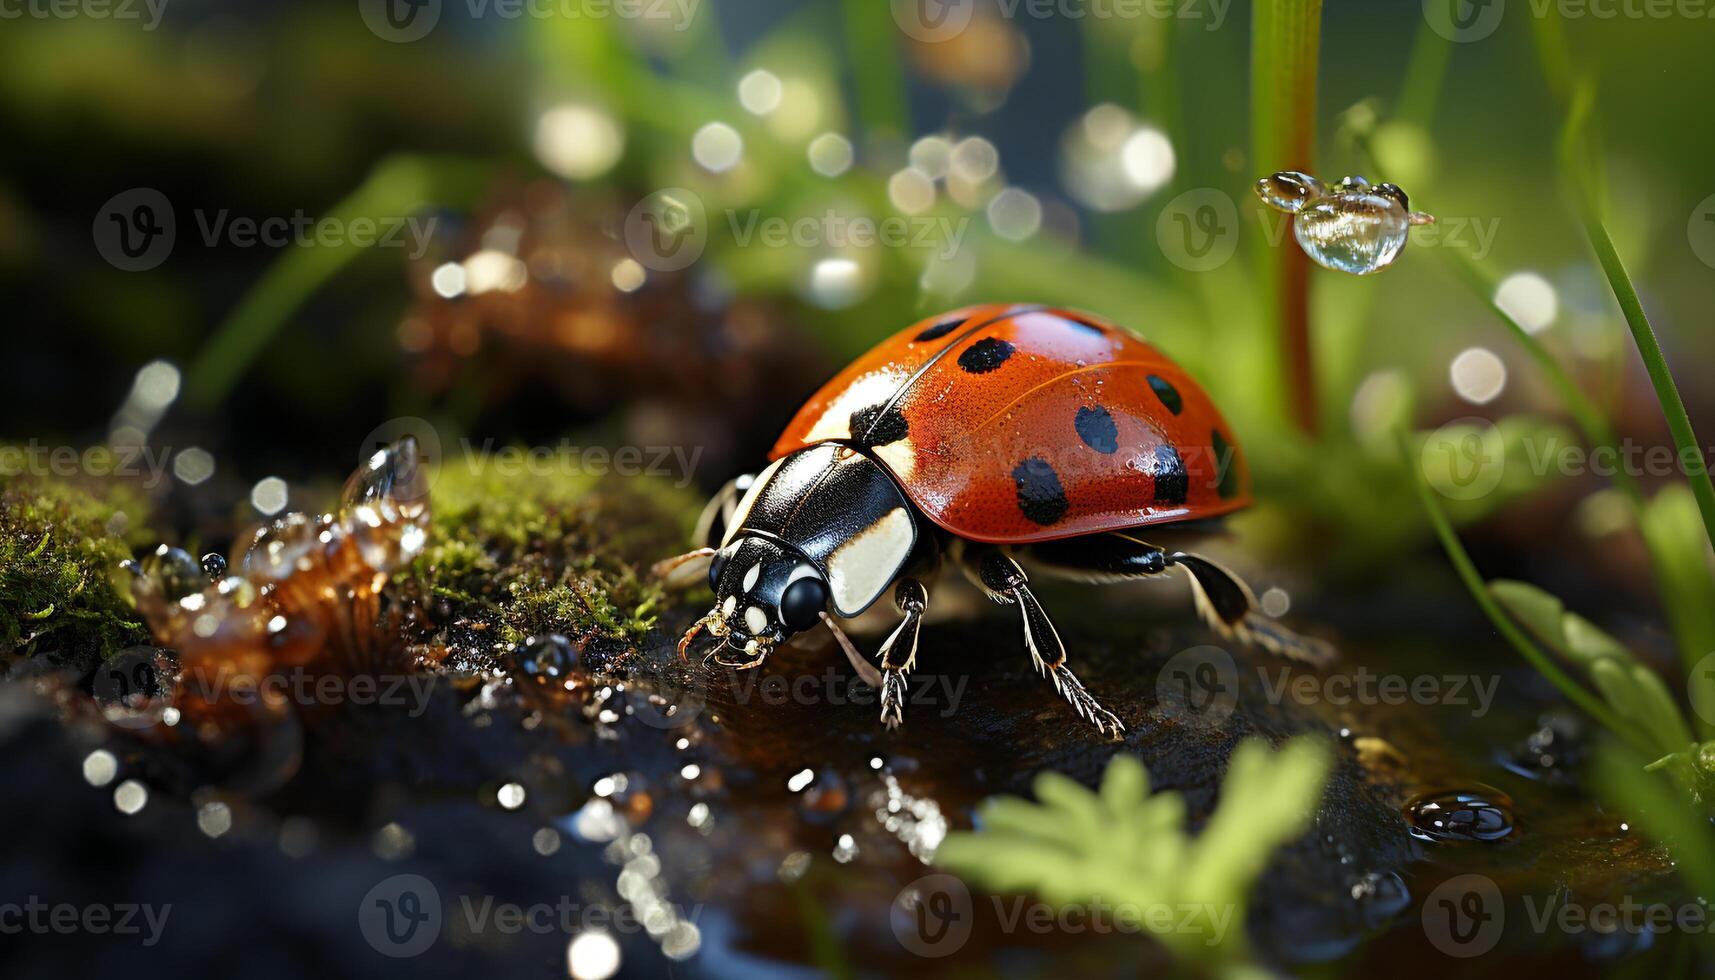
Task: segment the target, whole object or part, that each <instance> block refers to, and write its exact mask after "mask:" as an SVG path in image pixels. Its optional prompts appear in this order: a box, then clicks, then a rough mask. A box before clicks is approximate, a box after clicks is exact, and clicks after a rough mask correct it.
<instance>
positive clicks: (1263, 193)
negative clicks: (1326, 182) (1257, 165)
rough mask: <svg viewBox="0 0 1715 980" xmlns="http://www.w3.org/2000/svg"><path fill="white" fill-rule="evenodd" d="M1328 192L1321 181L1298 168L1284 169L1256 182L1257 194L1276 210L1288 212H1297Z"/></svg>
mask: <svg viewBox="0 0 1715 980" xmlns="http://www.w3.org/2000/svg"><path fill="white" fill-rule="evenodd" d="M1327 193H1328V189H1327V188H1325V187H1323V186H1322V182H1321V181H1319V180H1317V179H1316V178H1315V177H1312V176H1310V175H1309V174H1304V173H1299V172H1298V171H1296V170H1282V171H1281V172H1280V173H1277V174H1270V175H1268V176H1267V177H1264V178H1262V179H1261V180H1259V181H1257V182H1256V196H1257V197H1260V198H1262V202H1263V203H1264V204H1266V205H1268V206H1269V207H1271V208H1274V209H1275V210H1276V211H1285V212H1287V213H1288V214H1297V213H1298V212H1299V211H1300V210H1302V209H1303V208H1304V205H1306V204H1308V203H1310V202H1311V201H1313V200H1315V199H1316V198H1319V197H1323V196H1325V195H1326V194H1327Z"/></svg>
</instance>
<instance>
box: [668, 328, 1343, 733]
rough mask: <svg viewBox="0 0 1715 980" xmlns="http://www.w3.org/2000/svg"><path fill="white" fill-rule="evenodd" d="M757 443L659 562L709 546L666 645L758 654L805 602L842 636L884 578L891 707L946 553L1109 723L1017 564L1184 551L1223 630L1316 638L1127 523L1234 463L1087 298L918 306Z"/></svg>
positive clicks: (1076, 573) (1234, 471)
mask: <svg viewBox="0 0 1715 980" xmlns="http://www.w3.org/2000/svg"><path fill="white" fill-rule="evenodd" d="M770 458H771V459H772V460H773V462H771V463H770V464H769V466H768V468H767V469H765V470H763V471H762V473H761V474H759V475H757V476H755V477H740V478H739V479H737V480H734V481H732V482H731V483H729V484H727V486H726V487H725V488H724V489H723V490H722V491H721V492H720V493H719V494H718V495H717V496H716V497H715V499H714V500H712V501H710V503H709V506H708V509H707V510H706V511H705V512H704V515H703V520H702V522H701V523H700V525H699V527H698V529H697V533H698V538H699V543H700V544H702V545H703V547H700V548H698V549H697V550H696V551H692V552H690V553H688V554H685V555H680V556H679V557H677V558H671V559H668V560H667V561H664V562H662V563H661V564H660V565H659V566H658V570H659V571H660V572H661V573H662V574H664V575H669V576H671V577H673V578H675V579H679V580H681V581H683V580H685V579H687V578H688V577H689V576H690V575H691V574H693V573H694V572H695V571H697V570H700V569H701V567H702V566H703V565H704V564H705V563H706V565H707V568H708V576H709V583H710V586H711V587H712V588H713V589H714V593H715V606H714V608H713V609H711V610H709V612H708V614H707V615H705V616H704V617H703V618H702V619H700V620H698V621H697V623H696V624H695V625H693V626H692V627H691V628H690V630H689V631H687V632H686V634H685V636H684V639H683V640H681V641H680V643H679V651H680V653H681V654H683V653H684V651H685V649H686V647H687V646H688V645H689V644H690V642H691V641H692V639H694V638H695V637H696V636H697V634H698V633H700V632H702V631H704V630H707V631H708V632H709V633H710V634H711V635H713V636H715V637H719V638H721V639H722V640H723V641H724V649H726V650H728V651H731V652H732V654H734V655H736V656H737V657H740V658H742V659H738V660H731V659H727V658H721V657H719V656H718V653H719V651H717V659H718V660H719V661H720V662H721V663H723V664H725V665H727V666H733V667H755V666H757V665H759V664H761V663H762V661H763V660H764V658H766V657H767V656H768V653H769V651H770V650H771V649H772V648H773V647H774V645H775V644H777V643H779V642H781V641H782V640H785V639H786V638H788V637H790V636H791V635H793V634H794V633H798V632H801V631H803V630H805V629H808V628H810V627H811V626H813V625H815V624H816V622H817V621H818V620H819V619H820V620H822V621H825V622H826V623H827V624H828V626H829V628H830V629H832V630H833V631H834V635H835V637H836V638H837V639H838V640H839V641H840V643H841V646H842V647H844V648H845V649H846V650H847V652H848V654H849V655H852V654H853V650H852V648H851V644H850V643H849V641H847V640H846V638H845V636H844V634H843V633H841V632H840V630H839V627H838V626H837V625H835V623H834V621H833V619H832V618H831V617H829V616H828V615H827V610H829V609H830V608H831V609H832V611H833V613H834V614H835V615H838V616H841V617H851V616H856V615H857V614H858V613H861V612H863V610H864V609H866V608H867V607H869V605H870V604H871V603H873V602H874V601H875V600H876V599H877V598H879V597H880V596H881V595H882V593H884V592H886V591H887V589H888V587H889V586H893V596H894V603H895V605H897V606H898V608H899V611H900V612H901V613H902V614H903V616H904V621H903V622H901V623H900V625H899V627H898V628H897V629H895V630H894V631H893V634H892V635H891V636H889V637H888V638H887V640H886V641H885V642H884V643H883V644H882V648H881V651H880V664H881V676H880V678H879V680H880V682H881V683H880V686H881V690H882V697H881V717H882V720H883V721H884V722H885V723H886V724H887V725H888V727H893V726H895V725H897V724H899V723H900V722H901V721H902V720H903V709H904V696H905V691H906V684H905V679H906V674H907V673H909V672H910V671H911V669H912V668H913V666H914V665H915V663H916V658H917V634H918V627H919V624H920V622H921V621H922V618H923V613H924V610H925V609H926V608H927V606H928V602H929V590H928V588H927V583H929V582H930V581H932V579H933V577H934V575H935V574H936V573H937V572H938V571H939V570H940V569H941V568H942V566H943V565H944V564H946V563H951V564H953V565H956V566H958V567H959V568H960V569H961V570H962V571H963V572H964V573H965V575H966V576H967V577H969V578H970V579H971V581H973V582H974V583H976V585H977V586H978V587H979V588H981V589H982V590H983V592H984V593H986V594H987V595H988V596H989V598H991V599H994V600H996V601H997V602H1003V603H1009V604H1014V605H1016V606H1018V608H1019V610H1020V613H1021V615H1022V617H1023V622H1024V643H1025V646H1026V647H1027V648H1028V649H1029V651H1030V655H1031V657H1032V658H1033V659H1034V660H1035V663H1036V666H1037V669H1038V671H1039V672H1046V673H1047V675H1048V676H1049V677H1051V678H1052V679H1053V681H1054V685H1055V687H1056V688H1057V689H1058V690H1059V691H1060V693H1061V694H1063V695H1064V696H1065V697H1066V699H1067V700H1068V701H1070V702H1071V703H1072V705H1073V707H1074V708H1076V709H1077V710H1078V713H1079V714H1080V715H1083V716H1084V717H1085V718H1087V719H1089V720H1090V721H1092V722H1093V723H1095V725H1096V726H1097V727H1098V728H1099V729H1101V730H1103V731H1104V732H1112V733H1118V732H1119V731H1120V729H1121V725H1120V722H1119V719H1118V718H1117V717H1115V716H1114V714H1113V712H1111V711H1108V710H1107V709H1106V708H1103V707H1102V706H1101V705H1100V704H1099V703H1097V701H1096V699H1095V698H1094V697H1092V696H1091V695H1090V694H1089V692H1088V691H1086V690H1085V689H1084V685H1083V684H1082V683H1080V682H1079V681H1078V679H1077V677H1075V676H1073V674H1072V672H1071V670H1070V669H1069V668H1068V667H1067V663H1066V650H1065V647H1064V646H1063V645H1062V644H1061V642H1060V637H1059V634H1058V633H1056V632H1055V629H1054V624H1053V623H1052V622H1050V621H1049V619H1048V615H1047V613H1046V612H1044V611H1043V608H1042V606H1041V604H1040V603H1038V602H1037V600H1036V597H1035V596H1034V595H1032V594H1031V591H1030V588H1029V585H1028V582H1029V579H1028V577H1027V576H1026V574H1025V571H1024V566H1030V567H1031V568H1032V570H1033V571H1038V572H1040V573H1042V574H1054V575H1060V576H1063V577H1071V578H1077V579H1081V580H1084V581H1119V580H1124V579H1132V578H1140V577H1143V576H1149V575H1158V574H1161V573H1163V572H1166V571H1168V570H1169V569H1173V568H1181V569H1184V570H1185V571H1186V572H1188V573H1189V575H1190V578H1191V581H1192V583H1193V586H1194V588H1193V591H1194V593H1195V595H1196V602H1197V608H1198V610H1199V611H1200V612H1201V613H1202V614H1203V615H1204V617H1205V618H1206V619H1207V620H1208V621H1209V622H1210V623H1211V624H1213V625H1214V626H1215V627H1216V628H1217V629H1218V630H1219V631H1221V632H1222V633H1223V634H1227V635H1232V636H1236V637H1238V638H1240V639H1242V640H1246V641H1251V642H1256V643H1259V644H1261V645H1262V646H1264V647H1266V648H1268V649H1270V650H1273V651H1275V652H1277V653H1283V654H1287V655H1290V656H1296V657H1300V658H1305V659H1317V658H1320V657H1321V656H1323V655H1325V654H1326V650H1325V649H1324V648H1323V647H1321V646H1320V645H1319V644H1318V643H1317V642H1316V641H1310V640H1306V639H1304V638H1301V637H1298V636H1296V635H1294V634H1292V633H1290V632H1288V631H1286V630H1284V629H1282V628H1281V627H1280V626H1278V625H1276V624H1275V623H1273V622H1272V621H1270V620H1269V619H1267V618H1266V617H1264V616H1262V615H1260V614H1259V613H1258V612H1257V610H1256V602H1255V600H1254V599H1253V597H1252V595H1251V592H1250V590H1249V589H1248V588H1247V587H1246V586H1245V584H1244V583H1243V582H1241V581H1240V580H1239V579H1238V578H1236V577H1235V576H1233V575H1232V574H1231V573H1229V572H1228V571H1226V570H1225V569H1223V568H1221V567H1220V566H1219V565H1217V564H1215V563H1214V562H1211V561H1209V560H1208V559H1206V558H1201V557H1199V556H1197V555H1194V554H1190V553H1187V552H1184V551H1178V550H1175V549H1171V548H1166V547H1159V546H1157V545H1154V544H1150V543H1148V542H1147V541H1146V540H1144V538H1143V537H1141V536H1140V532H1142V531H1143V530H1144V529H1145V528H1151V527H1159V526H1162V525H1185V524H1187V523H1188V522H1193V521H1197V522H1206V521H1208V520H1210V519H1212V518H1216V517H1219V516H1221V515H1223V514H1227V513H1230V512H1232V511H1235V510H1238V509H1239V508H1241V507H1244V506H1245V505H1246V504H1248V503H1249V502H1250V489H1249V473H1248V471H1247V469H1246V466H1245V461H1244V457H1243V455H1242V454H1241V453H1240V452H1239V449H1238V444H1237V443H1236V442H1235V441H1234V439H1233V437H1232V432H1231V430H1229V429H1228V428H1227V424H1226V422H1225V421H1224V420H1223V419H1222V418H1221V414H1220V412H1219V411H1217V410H1216V408H1215V405H1214V403H1213V402H1211V401H1210V400H1209V397H1208V395H1206V394H1205V393H1204V392H1203V389H1202V388H1201V387H1199V386H1198V384H1197V383H1196V382H1195V381H1194V380H1192V379H1191V377H1190V376H1189V375H1187V374H1186V373H1185V372H1184V371H1182V370H1180V369H1179V367H1178V366H1176V365H1175V364H1174V363H1173V362H1172V361H1170V360H1168V359H1167V358H1166V357H1165V356H1163V355H1162V354H1161V353H1160V352H1159V351H1157V350H1156V349H1155V348H1154V347H1151V346H1150V345H1149V344H1146V343H1144V342H1143V341H1141V340H1139V339H1137V338H1136V337H1134V336H1132V335H1131V334H1129V333H1127V332H1125V331H1124V330H1121V329H1120V328H1118V327H1116V326H1114V325H1113V324H1110V323H1106V322H1103V321H1101V320H1098V319H1096V318H1094V317H1091V316H1087V315H1084V314H1081V313H1071V312H1067V311H1064V310H1053V309H1045V308H1042V307H1036V306H980V307H972V308H970V309H965V310H960V311H958V312H956V313H952V314H948V315H946V316H941V317H936V318H933V319H930V320H925V321H923V322H921V323H918V324H917V325H915V326H912V327H910V328H908V329H907V330H905V331H904V332H903V333H900V334H898V335H896V336H894V337H892V338H890V339H888V340H886V341H884V342H882V343H881V344H880V345H879V346H877V347H876V348H875V349H874V350H871V351H870V352H869V353H867V354H865V355H863V356H862V357H860V358H858V359H857V361H855V362H854V363H853V364H852V365H851V366H850V367H848V368H846V369H845V371H843V372H841V373H840V374H839V375H838V376H837V377H835V378H834V379H833V380H832V381H830V382H828V383H827V384H826V385H825V386H823V388H822V389H821V390H820V391H818V392H817V393H816V394H815V395H813V396H812V397H811V398H810V400H809V402H808V403H806V404H805V405H804V407H803V408H801V409H800V410H799V411H798V414H797V416H796V417H795V418H793V420H792V421H791V423H790V424H789V425H787V427H786V431H785V433H784V434H783V435H781V437H780V439H779V440H778V441H777V442H776V443H775V444H774V450H773V452H772V453H771V454H770ZM1180 530H1184V528H1180ZM854 663H859V664H861V663H862V661H861V659H859V658H856V657H855V655H854ZM863 667H864V669H865V671H866V673H869V674H870V675H871V676H874V671H873V670H870V669H868V668H867V665H863Z"/></svg>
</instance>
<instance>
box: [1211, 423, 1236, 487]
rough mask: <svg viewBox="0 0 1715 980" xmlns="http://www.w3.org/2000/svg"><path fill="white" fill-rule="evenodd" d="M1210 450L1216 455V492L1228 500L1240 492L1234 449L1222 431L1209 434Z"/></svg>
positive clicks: (1218, 430)
mask: <svg viewBox="0 0 1715 980" xmlns="http://www.w3.org/2000/svg"><path fill="white" fill-rule="evenodd" d="M1209 449H1210V451H1211V452H1213V453H1214V454H1215V492H1216V493H1218V494H1220V495H1221V499H1222V500H1226V499H1227V498H1229V497H1231V496H1232V495H1233V494H1235V493H1238V492H1239V473H1238V467H1236V466H1234V465H1233V456H1234V455H1235V454H1234V452H1233V447H1232V445H1231V444H1229V443H1228V442H1227V439H1226V437H1225V436H1223V435H1221V430H1220V429H1214V430H1211V431H1210V432H1209Z"/></svg>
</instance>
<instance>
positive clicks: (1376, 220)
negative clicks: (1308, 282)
mask: <svg viewBox="0 0 1715 980" xmlns="http://www.w3.org/2000/svg"><path fill="white" fill-rule="evenodd" d="M1410 227H1411V223H1410V220H1409V219H1408V217H1407V215H1406V210H1405V208H1403V207H1401V206H1400V204H1399V202H1398V201H1396V200H1394V199H1393V198H1391V197H1385V196H1383V195H1381V194H1377V193H1375V192H1374V191H1370V190H1342V191H1338V192H1336V193H1334V194H1332V195H1329V196H1327V197H1320V198H1317V199H1315V200H1313V201H1310V202H1309V203H1307V204H1305V205H1304V207H1303V208H1302V209H1301V210H1299V212H1298V216H1297V218H1295V219H1294V220H1293V222H1292V236H1293V237H1294V238H1296V239H1297V240H1298V247H1300V248H1302V249H1304V254H1306V255H1308V256H1310V259H1311V261H1313V262H1315V263H1316V264H1317V265H1320V266H1322V267H1323V268H1326V269H1333V270H1334V271H1336V272H1350V273H1352V274H1353V275H1358V276H1364V275H1369V274H1370V273H1372V272H1379V271H1380V270H1382V269H1384V268H1386V267H1387V266H1388V265H1390V264H1391V263H1392V262H1393V260H1394V259H1396V258H1399V253H1400V251H1401V250H1403V249H1404V248H1405V238H1406V232H1407V231H1408V230H1409V229H1410Z"/></svg>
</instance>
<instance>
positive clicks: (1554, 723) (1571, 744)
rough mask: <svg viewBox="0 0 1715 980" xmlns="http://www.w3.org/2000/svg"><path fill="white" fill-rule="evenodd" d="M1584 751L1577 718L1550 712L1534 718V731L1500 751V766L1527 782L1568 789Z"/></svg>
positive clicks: (1573, 781) (1582, 734)
mask: <svg viewBox="0 0 1715 980" xmlns="http://www.w3.org/2000/svg"><path fill="white" fill-rule="evenodd" d="M1584 752H1585V747H1584V729H1583V726H1582V725H1581V724H1579V721H1578V719H1577V718H1575V717H1573V716H1571V715H1569V714H1564V713H1560V712H1551V713H1548V714H1544V715H1543V716H1541V717H1540V718H1538V719H1537V728H1536V730H1535V731H1533V732H1531V733H1530V735H1528V736H1526V737H1525V738H1524V739H1523V740H1521V741H1520V742H1518V743H1516V744H1514V745H1513V746H1512V747H1511V748H1510V749H1507V750H1506V751H1504V752H1502V753H1501V756H1500V763H1501V765H1503V766H1506V767H1507V769H1509V770H1511V771H1512V772H1515V773H1518V774H1519V775H1520V776H1523V777H1525V778H1526V779H1535V780H1539V781H1541V782H1545V783H1550V784H1552V785H1557V786H1567V785H1572V784H1573V783H1575V782H1576V775H1575V774H1576V773H1577V771H1578V769H1579V768H1580V767H1581V765H1582V763H1583V759H1584Z"/></svg>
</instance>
